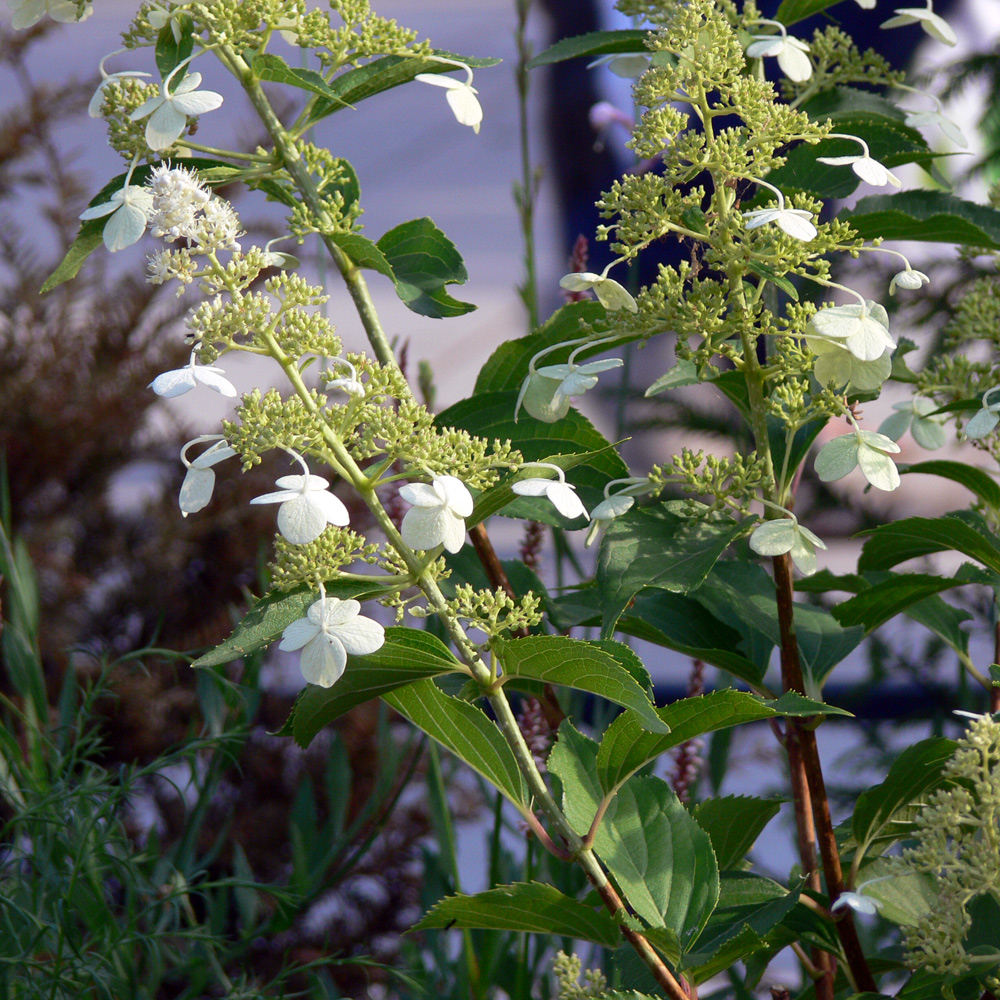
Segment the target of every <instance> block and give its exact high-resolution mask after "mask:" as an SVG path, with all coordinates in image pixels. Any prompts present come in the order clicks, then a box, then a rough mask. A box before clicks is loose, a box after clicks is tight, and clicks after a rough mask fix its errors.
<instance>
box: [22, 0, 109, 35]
mask: <svg viewBox="0 0 1000 1000" xmlns="http://www.w3.org/2000/svg"><path fill="white" fill-rule="evenodd" d="M9 3H10V7H11V9H12V10H13V12H14V16H13V17H12V18H11V22H10V24H11V27H12V28H14V30H15V31H20V30H21V29H22V28H30V27H31V26H32V25H33V24H37V23H38V22H39V21H40V20H41V19H42V18H43V17H45V15H46V14H48V15H49V17H51V18H52V20H53V21H61V22H62V23H63V24H73V23H75V22H77V21H86V20H87V18H88V17H90V15H91V14H93V13H94V6H93V4H90V3H88V4H87V6H86V7H84V8H83V13H82V14H81V13H80V8H79V7H78V6H77V5H76V4H75V3H72V0H9Z"/></svg>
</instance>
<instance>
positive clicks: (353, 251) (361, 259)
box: [329, 161, 393, 279]
mask: <svg viewBox="0 0 1000 1000" xmlns="http://www.w3.org/2000/svg"><path fill="white" fill-rule="evenodd" d="M345 162H346V161H345ZM329 239H330V240H332V241H333V242H334V243H336V244H337V246H338V247H340V249H341V250H343V251H344V253H346V254H347V256H348V257H350V258H351V260H352V261H353V262H354V263H355V264H357V266H358V267H365V268H368V269H369V270H371V271H378V273H379V274H384V275H385V276H386V277H387V278H390V279H391V278H392V277H393V273H392V265H391V264H390V263H389V261H388V260H386V257H385V254H384V253H382V251H381V250H379V248H378V244H376V243H373V242H372V241H371V240H370V239H368V237H367V236H362V235H361V234H360V233H331V234H330V237H329Z"/></svg>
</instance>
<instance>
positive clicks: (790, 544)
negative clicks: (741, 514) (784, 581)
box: [750, 513, 826, 576]
mask: <svg viewBox="0 0 1000 1000" xmlns="http://www.w3.org/2000/svg"><path fill="white" fill-rule="evenodd" d="M750 548H752V549H753V550H754V552H756V553H757V555H759V556H772V557H773V556H781V555H784V554H785V553H786V552H788V553H790V554H791V557H792V562H793V563H794V564H795V567H796V568H797V569H798V571H799V572H800V573H801V574H802V575H803V576H812V575H813V573H815V572H816V549H818V548H819V549H825V548H826V544H825V543H824V542H823V540H822V539H821V538H819V537H818V536H817V535H814V534H813V533H812V532H811V531H810V530H809V529H808V528H807V527H805V526H804V525H802V524H799V522H798V520H797V518H796V517H795V515H794V514H791V513H789V516H788V517H779V518H775V519H774V520H773V521H765V522H764V523H763V524H761V525H758V527H756V528H755V529H754V531H753V534H751V535H750Z"/></svg>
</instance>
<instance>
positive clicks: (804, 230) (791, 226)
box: [743, 180, 817, 243]
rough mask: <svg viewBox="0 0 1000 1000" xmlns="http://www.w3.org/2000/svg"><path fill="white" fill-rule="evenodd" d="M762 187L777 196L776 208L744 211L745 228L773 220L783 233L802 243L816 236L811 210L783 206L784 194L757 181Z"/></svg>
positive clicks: (765, 223)
mask: <svg viewBox="0 0 1000 1000" xmlns="http://www.w3.org/2000/svg"><path fill="white" fill-rule="evenodd" d="M757 183H758V184H763V185H764V187H767V188H770V189H771V190H772V191H773V192H774V193H775V194H776V195H777V197H778V207H777V208H755V209H753V210H752V211H749V212H744V213H743V218H744V219H745V220H746V221H745V222H744V223H743V226H744V228H745V229H757V228H758V227H760V226H765V225H767V224H768V223H769V222H773V223H774V224H775V225H776V226H777V227H778V228H779V229H780V230H781V231H782V232H783V233H786V234H787V235H788V236H791V237H793V238H794V239H797V240H802V242H803V243H808V242H809V241H810V240H813V239H815V238H816V233H817V229H816V227H815V226H814V225H813V221H812V217H813V216H812V212H807V211H806V210H805V209H802V208H785V196H784V195H783V194H782V193H781V192H780V191H779V190H778V189H777V188H776V187H773V186H772V185H770V184H768V183H767V182H766V181H761V180H758V181H757Z"/></svg>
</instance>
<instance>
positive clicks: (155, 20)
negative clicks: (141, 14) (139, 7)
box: [146, 0, 184, 45]
mask: <svg viewBox="0 0 1000 1000" xmlns="http://www.w3.org/2000/svg"><path fill="white" fill-rule="evenodd" d="M172 3H173V0H163V3H162V4H159V3H153V4H150V5H149V10H148V11H147V12H146V20H147V21H149V24H150V27H152V28H155V29H156V30H157V31H162V30H163V29H164V28H165V27H166V26H167V25H168V24H169V25H170V34H172V35H173V36H174V41H175V42H176V43H177V44H178V45H180V41H181V18H182V17H183V16H184V11H183V10H178V9H175V10H171V9H170V8H171V6H172Z"/></svg>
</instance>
